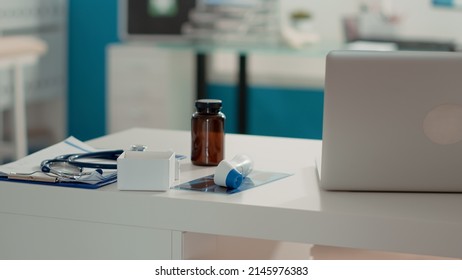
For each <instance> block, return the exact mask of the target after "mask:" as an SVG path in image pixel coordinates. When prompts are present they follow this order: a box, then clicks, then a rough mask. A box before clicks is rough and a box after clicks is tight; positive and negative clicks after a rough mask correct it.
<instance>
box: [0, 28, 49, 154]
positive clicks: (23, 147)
mask: <svg viewBox="0 0 462 280" xmlns="http://www.w3.org/2000/svg"><path fill="white" fill-rule="evenodd" d="M46 51H47V45H46V43H45V42H44V41H43V40H41V39H38V38H35V37H32V36H5V37H0V68H6V69H12V71H13V79H14V83H13V86H14V89H13V93H14V96H13V116H14V143H13V145H11V144H12V143H5V142H4V141H2V142H0V146H3V147H5V149H3V150H7V151H11V147H14V150H15V153H14V157H15V158H16V159H18V158H22V157H24V156H26V155H27V147H28V146H27V145H28V144H27V142H28V141H27V125H26V101H25V90H24V89H25V81H24V72H23V68H24V66H25V65H31V64H34V63H36V62H37V60H38V58H39V57H40V56H41V55H43V54H44V53H45V52H46ZM0 123H1V125H0V129H2V128H3V119H0ZM2 132H3V131H1V132H0V135H2ZM1 140H3V137H2V138H1Z"/></svg>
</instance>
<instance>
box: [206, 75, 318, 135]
mask: <svg viewBox="0 0 462 280" xmlns="http://www.w3.org/2000/svg"><path fill="white" fill-rule="evenodd" d="M208 94H209V96H210V97H211V98H218V99H222V100H223V111H224V113H225V114H226V117H227V119H226V123H227V129H226V132H228V133H230V132H231V133H234V132H236V131H237V114H236V110H237V109H236V104H237V102H236V96H237V95H236V88H235V87H234V86H230V85H217V84H214V85H210V86H209V87H208ZM248 97H249V100H248V104H249V105H248V106H249V107H248V108H249V112H248V117H249V119H248V127H249V133H250V134H257V135H268V136H283V137H298V138H310V139H321V138H322V118H323V106H324V93H323V90H321V89H287V88H269V87H251V88H250V89H249V96H248Z"/></svg>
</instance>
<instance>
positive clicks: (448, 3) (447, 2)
mask: <svg viewBox="0 0 462 280" xmlns="http://www.w3.org/2000/svg"><path fill="white" fill-rule="evenodd" d="M432 4H433V5H434V6H444V7H453V6H454V0H432Z"/></svg>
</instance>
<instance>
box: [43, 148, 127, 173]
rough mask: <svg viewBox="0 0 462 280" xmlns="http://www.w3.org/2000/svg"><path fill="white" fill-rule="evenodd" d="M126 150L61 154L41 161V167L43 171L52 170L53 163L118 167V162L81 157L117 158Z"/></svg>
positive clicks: (101, 167) (99, 167)
mask: <svg viewBox="0 0 462 280" xmlns="http://www.w3.org/2000/svg"><path fill="white" fill-rule="evenodd" d="M123 152H124V150H110V151H101V152H92V153H81V154H67V155H61V156H58V157H56V158H53V159H47V160H44V161H42V162H41V163H40V169H41V170H42V171H43V172H51V170H52V167H51V165H53V164H56V163H67V164H70V165H73V166H76V167H79V168H81V169H82V168H94V169H117V163H98V162H83V161H80V160H81V159H88V158H94V159H106V160H117V158H118V157H119V156H120V155H121V154H122V153H123Z"/></svg>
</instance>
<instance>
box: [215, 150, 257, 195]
mask: <svg viewBox="0 0 462 280" xmlns="http://www.w3.org/2000/svg"><path fill="white" fill-rule="evenodd" d="M252 170H253V161H252V159H251V158H250V157H248V156H246V155H237V156H235V157H233V158H232V159H231V160H229V161H228V160H222V161H221V162H220V163H219V164H218V166H217V169H216V170H215V176H214V177H213V178H214V179H213V180H214V182H215V184H217V185H219V186H223V187H227V188H232V189H235V188H238V187H239V186H240V185H241V184H242V181H243V180H244V178H245V177H247V175H249V174H250V172H252Z"/></svg>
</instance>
